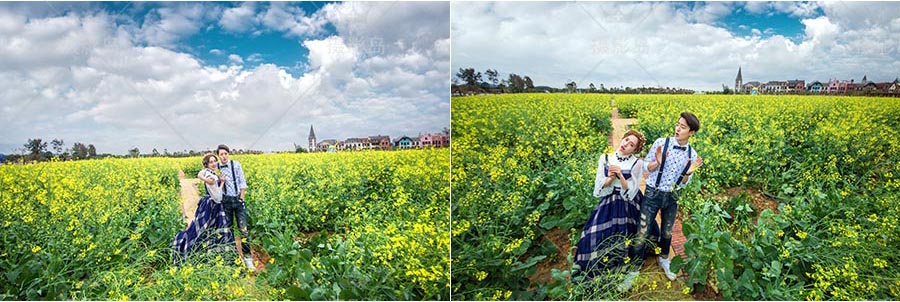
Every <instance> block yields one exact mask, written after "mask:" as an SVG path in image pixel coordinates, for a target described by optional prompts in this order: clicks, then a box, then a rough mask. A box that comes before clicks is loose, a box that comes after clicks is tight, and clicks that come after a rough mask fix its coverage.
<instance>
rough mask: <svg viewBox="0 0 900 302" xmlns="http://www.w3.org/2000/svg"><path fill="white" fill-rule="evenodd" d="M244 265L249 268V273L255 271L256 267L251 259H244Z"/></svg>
mask: <svg viewBox="0 0 900 302" xmlns="http://www.w3.org/2000/svg"><path fill="white" fill-rule="evenodd" d="M244 264H246V265H247V268H249V269H250V270H251V271H254V272H255V271H256V266H254V265H253V258H251V257H244Z"/></svg>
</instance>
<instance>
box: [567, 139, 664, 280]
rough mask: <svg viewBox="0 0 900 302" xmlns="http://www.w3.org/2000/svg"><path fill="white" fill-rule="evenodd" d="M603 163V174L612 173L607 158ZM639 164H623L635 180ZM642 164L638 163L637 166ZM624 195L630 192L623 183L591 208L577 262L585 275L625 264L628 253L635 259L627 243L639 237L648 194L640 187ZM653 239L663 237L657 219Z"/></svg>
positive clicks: (651, 231) (623, 170) (591, 276)
mask: <svg viewBox="0 0 900 302" xmlns="http://www.w3.org/2000/svg"><path fill="white" fill-rule="evenodd" d="M608 157H609V156H608ZM608 157H607V158H608ZM601 163H603V171H602V172H600V173H603V175H602V176H606V175H609V165H608V164H607V163H605V162H603V161H601ZM637 165H640V163H638V162H635V163H631V164H630V167H631V169H628V168H627V167H628V166H626V168H623V169H622V176H623V177H624V178H625V179H626V180H628V181H631V178H632V170H634V169H635V167H636V166H637ZM641 168H642V167H639V166H638V167H637V169H641ZM638 177H639V176H638ZM598 179H602V178H598ZM639 181H640V179H637V181H636V182H629V184H630V185H635V186H636V185H637V184H639ZM611 186H612V184H611ZM622 195H626V194H622V189H621V188H620V187H613V188H612V192H611V193H610V194H607V195H605V196H602V197H601V198H600V203H599V204H598V205H597V206H596V207H595V208H594V210H593V211H592V212H591V216H590V217H589V218H588V221H587V223H585V225H584V230H583V232H582V233H581V238H580V239H579V240H578V249H577V251H576V254H575V264H577V265H578V266H579V267H580V271H579V272H578V274H577V275H581V274H584V275H585V278H587V279H591V278H594V277H595V276H597V275H600V274H602V273H603V272H605V271H609V270H612V269H614V268H617V267H620V266H622V265H623V264H625V258H626V257H630V258H631V259H632V260H633V259H635V258H634V257H635V256H634V254H633V253H632V251H631V248H630V246H626V245H625V241H626V240H628V239H630V240H632V241H633V240H636V234H637V231H638V227H639V224H640V223H641V219H640V218H641V208H640V204H641V202H643V200H644V195H643V194H642V193H641V192H640V190H639V189H638V190H637V192H636V194H635V195H634V198H633V199H631V200H626V199H625V198H623V197H622ZM654 222H655V221H654ZM650 239H651V241H654V242H656V241H658V240H659V226H658V225H657V224H656V223H651V226H650ZM634 243H636V242H634ZM634 243H632V245H633V244H634ZM651 250H652V249H651Z"/></svg>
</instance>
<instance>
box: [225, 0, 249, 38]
mask: <svg viewBox="0 0 900 302" xmlns="http://www.w3.org/2000/svg"><path fill="white" fill-rule="evenodd" d="M258 23H259V21H258V20H257V18H256V2H244V3H242V4H241V5H239V6H237V7H232V8H228V9H225V11H224V12H223V13H222V18H221V19H219V25H221V26H222V28H224V29H225V30H228V31H231V32H236V33H244V32H248V31H251V30H253V29H255V27H256V25H257V24H258Z"/></svg>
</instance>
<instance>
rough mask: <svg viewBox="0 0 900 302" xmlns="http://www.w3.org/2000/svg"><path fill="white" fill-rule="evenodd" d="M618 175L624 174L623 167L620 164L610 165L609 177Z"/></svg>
mask: <svg viewBox="0 0 900 302" xmlns="http://www.w3.org/2000/svg"><path fill="white" fill-rule="evenodd" d="M618 175H622V168H621V167H619V166H613V165H610V166H609V177H618Z"/></svg>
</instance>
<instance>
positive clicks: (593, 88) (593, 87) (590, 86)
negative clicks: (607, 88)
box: [588, 83, 597, 92]
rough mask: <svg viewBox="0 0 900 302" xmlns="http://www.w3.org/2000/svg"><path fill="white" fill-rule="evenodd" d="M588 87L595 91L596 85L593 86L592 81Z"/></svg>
mask: <svg viewBox="0 0 900 302" xmlns="http://www.w3.org/2000/svg"><path fill="white" fill-rule="evenodd" d="M588 88H589V89H590V90H591V92H595V91H597V86H594V83H591V85H589V86H588Z"/></svg>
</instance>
